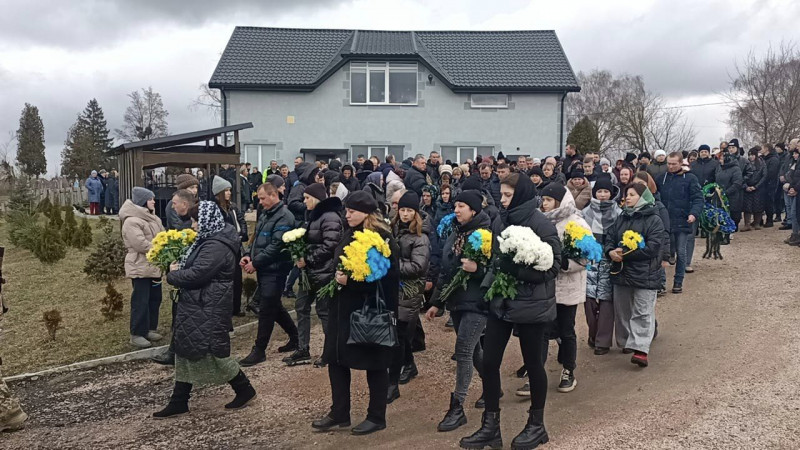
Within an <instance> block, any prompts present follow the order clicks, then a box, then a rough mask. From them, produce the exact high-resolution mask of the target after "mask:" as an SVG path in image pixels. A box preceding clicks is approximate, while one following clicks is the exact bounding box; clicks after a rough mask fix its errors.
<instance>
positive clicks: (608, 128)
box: [567, 70, 619, 154]
mask: <svg viewBox="0 0 800 450" xmlns="http://www.w3.org/2000/svg"><path fill="white" fill-rule="evenodd" d="M578 83H579V84H580V85H581V91H580V92H579V93H575V94H571V95H569V96H567V111H568V113H569V115H568V116H567V129H569V130H571V129H572V128H573V127H574V126H575V124H577V123H578V121H579V120H580V119H581V118H583V117H588V118H589V119H591V120H592V122H593V123H594V124H595V126H596V127H597V137H598V139H599V141H600V153H601V154H603V153H605V152H606V151H608V150H609V149H612V148H614V147H616V146H617V144H618V139H619V128H618V126H617V121H616V119H617V117H616V114H615V113H616V112H615V111H613V110H612V108H613V106H612V105H613V104H614V103H615V99H616V97H617V96H618V92H617V91H618V87H619V82H618V81H617V80H615V79H614V75H613V74H612V73H611V72H609V71H607V70H593V71H591V72H589V73H588V74H586V73H583V72H578Z"/></svg>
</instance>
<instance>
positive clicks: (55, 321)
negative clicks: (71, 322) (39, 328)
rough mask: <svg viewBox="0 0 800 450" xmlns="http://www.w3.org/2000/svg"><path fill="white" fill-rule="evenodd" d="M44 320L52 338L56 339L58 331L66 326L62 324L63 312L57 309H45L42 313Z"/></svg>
mask: <svg viewBox="0 0 800 450" xmlns="http://www.w3.org/2000/svg"><path fill="white" fill-rule="evenodd" d="M42 322H44V326H45V328H47V333H48V334H49V335H50V339H51V340H54V341H55V340H56V331H58V330H60V329H62V328H64V327H62V326H61V312H60V311H59V310H57V309H51V310H50V311H45V312H44V314H42Z"/></svg>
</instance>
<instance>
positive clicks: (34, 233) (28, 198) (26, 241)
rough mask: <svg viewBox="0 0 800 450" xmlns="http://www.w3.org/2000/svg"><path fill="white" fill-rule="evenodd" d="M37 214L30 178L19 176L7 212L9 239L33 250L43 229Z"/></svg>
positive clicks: (17, 244)
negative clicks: (38, 221) (38, 222)
mask: <svg viewBox="0 0 800 450" xmlns="http://www.w3.org/2000/svg"><path fill="white" fill-rule="evenodd" d="M51 209H52V208H51ZM37 216H38V214H37V213H36V208H35V207H34V198H33V192H32V191H31V189H30V186H29V185H28V180H27V179H25V177H20V178H17V181H16V183H15V185H14V189H13V190H12V191H11V198H10V199H9V202H8V211H7V213H6V222H7V223H8V240H9V241H11V243H12V244H14V245H16V246H17V247H22V248H25V249H28V250H31V251H33V249H34V248H36V246H37V245H38V242H39V236H40V235H41V231H42V230H41V227H40V226H39V225H38V224H37Z"/></svg>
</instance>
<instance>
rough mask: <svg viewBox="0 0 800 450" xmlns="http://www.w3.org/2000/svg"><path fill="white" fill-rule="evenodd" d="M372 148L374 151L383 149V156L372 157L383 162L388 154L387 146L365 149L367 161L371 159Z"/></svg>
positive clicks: (372, 146)
mask: <svg viewBox="0 0 800 450" xmlns="http://www.w3.org/2000/svg"><path fill="white" fill-rule="evenodd" d="M374 148H375V149H377V148H380V149H383V156H379V155H374V156H377V157H378V159H379V160H381V161H383V160H384V159H385V158H386V155H388V154H389V146H388V145H370V146H369V147H367V159H370V158H372V156H373V155H372V149H374Z"/></svg>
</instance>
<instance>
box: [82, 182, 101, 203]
mask: <svg viewBox="0 0 800 450" xmlns="http://www.w3.org/2000/svg"><path fill="white" fill-rule="evenodd" d="M86 191H87V192H88V193H89V203H100V196H101V195H103V182H102V181H100V178H99V177H98V178H92V177H89V178H87V179H86Z"/></svg>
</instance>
